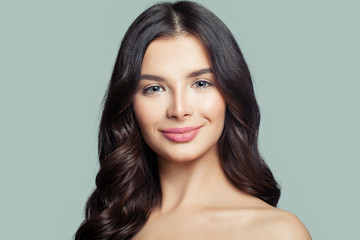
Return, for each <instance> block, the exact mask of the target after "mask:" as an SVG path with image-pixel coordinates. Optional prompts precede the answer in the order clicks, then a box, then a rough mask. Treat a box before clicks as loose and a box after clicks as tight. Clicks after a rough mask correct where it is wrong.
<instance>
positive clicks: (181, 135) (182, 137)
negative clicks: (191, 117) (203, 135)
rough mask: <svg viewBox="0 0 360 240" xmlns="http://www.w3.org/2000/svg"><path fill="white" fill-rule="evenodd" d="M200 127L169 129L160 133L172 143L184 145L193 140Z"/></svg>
mask: <svg viewBox="0 0 360 240" xmlns="http://www.w3.org/2000/svg"><path fill="white" fill-rule="evenodd" d="M201 127H202V126H198V127H184V128H169V129H165V130H160V132H161V133H162V134H163V135H164V137H166V138H167V139H168V140H170V141H172V142H176V143H186V142H190V141H191V140H192V139H194V138H195V136H196V135H197V133H198V132H199V130H200V128H201Z"/></svg>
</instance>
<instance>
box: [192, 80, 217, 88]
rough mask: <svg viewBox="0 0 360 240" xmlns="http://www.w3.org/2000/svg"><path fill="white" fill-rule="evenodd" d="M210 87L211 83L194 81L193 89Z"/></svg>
mask: <svg viewBox="0 0 360 240" xmlns="http://www.w3.org/2000/svg"><path fill="white" fill-rule="evenodd" d="M211 85H214V84H213V83H210V82H208V81H204V80H199V81H196V82H195V83H194V84H193V86H194V87H197V88H206V87H209V86H211Z"/></svg>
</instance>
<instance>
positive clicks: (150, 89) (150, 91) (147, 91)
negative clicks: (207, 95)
mask: <svg viewBox="0 0 360 240" xmlns="http://www.w3.org/2000/svg"><path fill="white" fill-rule="evenodd" d="M199 83H202V84H204V85H205V86H196V85H197V84H199ZM213 85H214V83H212V82H209V81H205V80H198V81H196V82H194V83H193V84H192V85H191V86H195V87H197V88H207V87H210V86H213ZM154 88H157V89H158V90H160V89H162V91H164V87H162V86H160V85H152V86H150V87H147V88H145V89H144V90H143V94H144V95H150V94H155V93H158V92H162V91H156V90H155V91H154Z"/></svg>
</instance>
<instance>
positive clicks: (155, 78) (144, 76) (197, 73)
mask: <svg viewBox="0 0 360 240" xmlns="http://www.w3.org/2000/svg"><path fill="white" fill-rule="evenodd" d="M206 73H213V70H212V68H204V69H200V70H196V71H194V72H191V73H189V74H188V75H187V78H194V77H198V76H201V75H203V74H206ZM140 80H152V81H160V82H161V81H165V78H163V77H160V76H156V75H151V74H142V75H141V76H140Z"/></svg>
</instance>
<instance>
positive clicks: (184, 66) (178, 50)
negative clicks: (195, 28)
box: [141, 35, 211, 75]
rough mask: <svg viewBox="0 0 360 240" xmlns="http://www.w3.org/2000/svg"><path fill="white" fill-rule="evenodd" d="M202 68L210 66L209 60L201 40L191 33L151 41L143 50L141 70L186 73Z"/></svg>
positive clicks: (144, 72)
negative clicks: (144, 50)
mask: <svg viewBox="0 0 360 240" xmlns="http://www.w3.org/2000/svg"><path fill="white" fill-rule="evenodd" d="M203 68H211V62H210V59H209V56H208V54H207V52H206V50H205V48H204V47H203V45H202V44H201V42H200V41H199V40H198V39H197V38H195V37H194V36H192V35H180V36H176V37H173V38H159V39H156V40H154V41H152V42H151V43H150V45H149V47H148V48H147V50H146V52H145V55H144V58H143V62H142V69H141V72H142V74H164V75H167V74H177V73H183V74H186V73H189V72H191V71H194V70H197V69H203Z"/></svg>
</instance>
